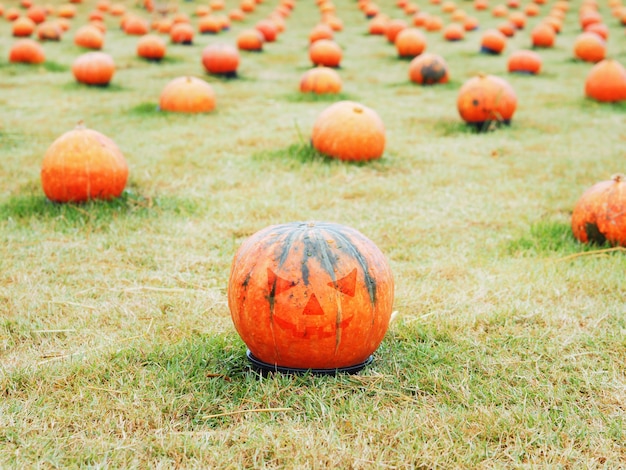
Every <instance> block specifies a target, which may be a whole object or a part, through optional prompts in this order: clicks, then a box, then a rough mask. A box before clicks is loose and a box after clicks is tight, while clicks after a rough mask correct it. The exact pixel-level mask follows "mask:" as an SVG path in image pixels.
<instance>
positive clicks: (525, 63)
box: [507, 50, 542, 75]
mask: <svg viewBox="0 0 626 470" xmlns="http://www.w3.org/2000/svg"><path fill="white" fill-rule="evenodd" d="M541 63H542V61H541V56H540V55H539V54H537V53H536V52H533V51H527V50H520V51H515V52H513V53H512V54H511V55H510V56H509V60H508V61H507V68H508V70H509V72H510V73H526V74H530V75H537V74H538V73H539V72H540V71H541Z"/></svg>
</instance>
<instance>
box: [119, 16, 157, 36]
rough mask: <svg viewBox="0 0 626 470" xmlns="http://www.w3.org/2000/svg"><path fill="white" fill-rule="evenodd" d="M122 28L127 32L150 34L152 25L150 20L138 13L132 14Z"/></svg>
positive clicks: (136, 34) (131, 33)
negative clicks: (149, 23) (137, 14)
mask: <svg viewBox="0 0 626 470" xmlns="http://www.w3.org/2000/svg"><path fill="white" fill-rule="evenodd" d="M122 29H123V30H124V32H125V33H126V34H130V35H133V36H143V35H145V34H148V31H149V30H150V27H149V25H148V22H147V21H146V20H144V19H143V18H141V17H139V16H136V15H130V16H128V17H126V19H125V20H124V22H123V27H122Z"/></svg>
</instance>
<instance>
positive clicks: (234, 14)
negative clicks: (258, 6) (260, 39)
mask: <svg viewBox="0 0 626 470" xmlns="http://www.w3.org/2000/svg"><path fill="white" fill-rule="evenodd" d="M228 17H229V18H230V19H231V20H233V21H243V20H244V19H245V17H246V14H245V13H244V12H243V11H242V10H241V9H240V8H233V9H232V10H230V11H229V12H228Z"/></svg>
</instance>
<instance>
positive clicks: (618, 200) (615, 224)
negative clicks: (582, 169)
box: [572, 174, 626, 247]
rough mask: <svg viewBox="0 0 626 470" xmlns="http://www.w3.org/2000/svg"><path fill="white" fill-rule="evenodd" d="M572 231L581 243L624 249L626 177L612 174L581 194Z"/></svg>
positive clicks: (575, 209)
mask: <svg viewBox="0 0 626 470" xmlns="http://www.w3.org/2000/svg"><path fill="white" fill-rule="evenodd" d="M572 232H573V233H574V237H576V239H577V240H579V241H581V242H582V243H590V242H594V243H598V244H600V245H603V244H604V243H609V244H610V245H619V246H624V247H626V176H624V175H621V174H618V175H613V177H612V178H611V179H610V180H608V181H601V182H599V183H596V184H595V185H593V186H592V187H591V188H589V189H587V190H586V191H585V192H584V193H583V195H582V196H581V197H580V199H579V200H578V202H576V205H575V206H574V211H573V212H572Z"/></svg>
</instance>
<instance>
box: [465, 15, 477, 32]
mask: <svg viewBox="0 0 626 470" xmlns="http://www.w3.org/2000/svg"><path fill="white" fill-rule="evenodd" d="M478 27H479V23H478V18H476V17H474V16H467V17H466V18H465V19H464V20H463V28H464V29H465V31H475V30H477V29H478Z"/></svg>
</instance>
